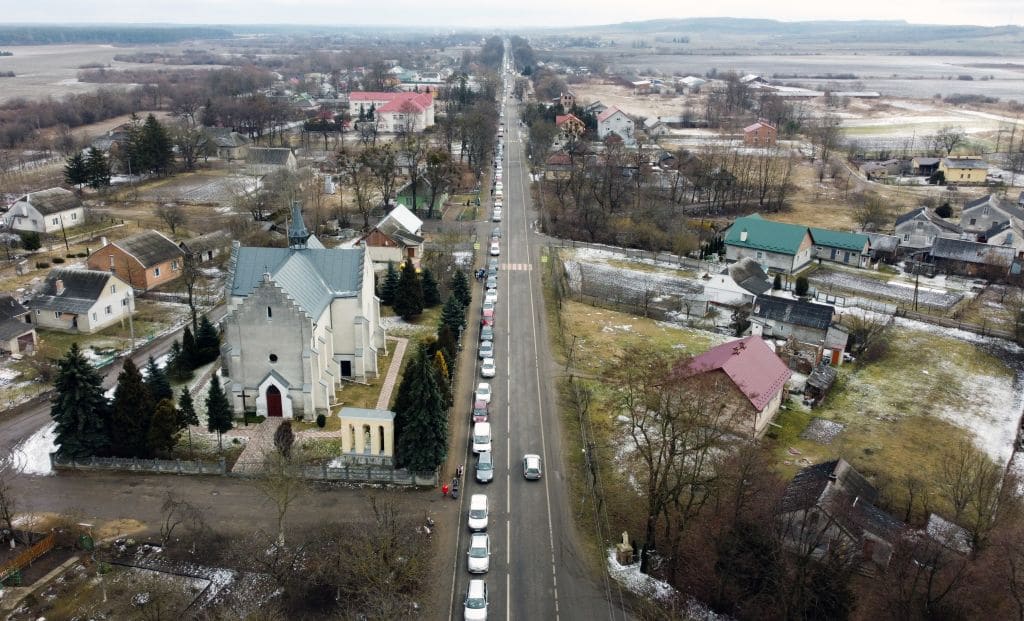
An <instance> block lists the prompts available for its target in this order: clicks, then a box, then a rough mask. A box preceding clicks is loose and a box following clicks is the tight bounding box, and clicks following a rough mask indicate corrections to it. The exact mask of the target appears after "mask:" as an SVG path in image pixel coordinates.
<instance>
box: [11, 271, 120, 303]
mask: <svg viewBox="0 0 1024 621" xmlns="http://www.w3.org/2000/svg"><path fill="white" fill-rule="evenodd" d="M111 277H112V274H111V273H110V272H102V271H100V270H79V269H72V268H69V267H59V268H54V269H52V270H50V273H49V275H47V277H46V281H45V282H44V283H43V286H42V289H41V290H40V292H39V295H37V296H36V297H35V298H33V299H31V300H29V301H28V303H27V304H28V307H29V308H31V309H33V310H35V309H39V310H53V311H60V312H63V313H77V314H82V313H86V312H88V311H89V309H90V308H92V305H93V304H95V303H96V300H98V299H99V297H100V295H102V294H103V290H104V288H105V287H106V286H107V282H108V281H109V280H110V278H111ZM58 280H60V281H61V284H62V285H63V286H64V290H63V292H61V293H59V294H58V293H57V281H58ZM124 286H125V287H127V286H128V285H124Z"/></svg>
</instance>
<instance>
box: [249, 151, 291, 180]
mask: <svg viewBox="0 0 1024 621" xmlns="http://www.w3.org/2000/svg"><path fill="white" fill-rule="evenodd" d="M245 161H246V163H247V164H248V166H249V171H250V172H251V173H252V174H254V175H269V174H270V173H272V172H274V171H278V170H295V169H296V168H298V166H299V162H298V160H296V159H295V153H294V152H292V150H291V149H287V148H283V147H281V148H278V147H249V148H248V150H247V151H246V155H245Z"/></svg>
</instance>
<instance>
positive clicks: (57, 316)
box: [53, 311, 64, 319]
mask: <svg viewBox="0 0 1024 621" xmlns="http://www.w3.org/2000/svg"><path fill="white" fill-rule="evenodd" d="M63 314H64V313H62V312H60V311H53V317H54V319H60V317H61V315H63Z"/></svg>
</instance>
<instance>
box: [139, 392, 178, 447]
mask: <svg viewBox="0 0 1024 621" xmlns="http://www.w3.org/2000/svg"><path fill="white" fill-rule="evenodd" d="M178 418H179V415H178V409H177V408H176V407H174V399H173V398H171V399H163V400H161V401H160V402H159V403H157V406H156V409H155V410H153V419H152V421H151V422H150V425H149V432H148V433H147V434H146V443H147V445H148V446H149V454H150V455H166V454H168V453H170V452H171V450H172V449H174V445H176V444H177V443H178V434H179V433H181V429H180V428H179V427H178Z"/></svg>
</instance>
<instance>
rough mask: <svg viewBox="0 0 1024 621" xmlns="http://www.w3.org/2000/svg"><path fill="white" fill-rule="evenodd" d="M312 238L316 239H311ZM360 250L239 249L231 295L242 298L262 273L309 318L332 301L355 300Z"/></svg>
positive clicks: (360, 279) (360, 280) (359, 283)
mask: <svg viewBox="0 0 1024 621" xmlns="http://www.w3.org/2000/svg"><path fill="white" fill-rule="evenodd" d="M310 239H315V238H310ZM363 253H364V249H363V248H331V249H327V248H322V247H321V248H314V247H312V245H310V246H307V247H306V248H303V249H293V248H247V247H243V248H239V249H238V251H237V254H236V257H235V269H234V274H233V275H232V280H231V290H230V291H231V293H230V294H231V295H232V296H241V297H245V296H247V295H249V294H250V293H252V291H253V289H255V288H256V287H258V286H259V284H260V282H262V280H263V275H264V274H270V278H271V280H272V281H273V282H274V283H275V284H276V285H277V286H279V287H280V288H281V289H282V290H283V291H284V292H285V293H286V294H287V295H288V296H289V297H290V298H292V299H293V300H295V303H296V304H297V305H298V306H299V307H300V308H301V309H302V310H303V311H304V312H306V313H307V314H308V315H310V316H311V317H319V316H320V314H321V313H322V312H323V311H324V309H325V308H327V306H328V305H329V304H330V303H331V300H333V299H334V298H346V297H356V296H358V295H359V292H360V291H361V289H362V285H363V261H364V258H363Z"/></svg>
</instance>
